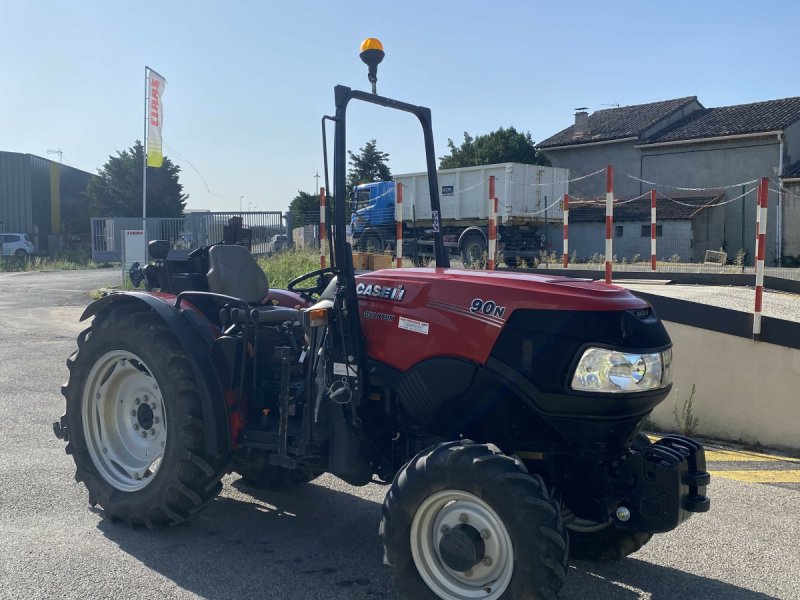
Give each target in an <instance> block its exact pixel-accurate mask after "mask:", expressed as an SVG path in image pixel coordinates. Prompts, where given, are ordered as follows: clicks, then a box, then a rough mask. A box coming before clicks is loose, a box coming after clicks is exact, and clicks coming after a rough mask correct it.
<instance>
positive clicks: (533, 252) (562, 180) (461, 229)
mask: <svg viewBox="0 0 800 600" xmlns="http://www.w3.org/2000/svg"><path fill="white" fill-rule="evenodd" d="M437 177H438V180H439V186H440V202H441V215H440V219H439V223H438V224H439V226H440V227H441V230H442V233H443V237H444V244H445V247H446V248H447V249H448V251H449V252H450V254H451V255H453V256H458V257H460V258H461V260H462V262H463V264H464V266H466V267H478V266H481V265H484V264H485V263H486V258H487V252H488V248H489V243H488V233H487V229H488V222H489V219H490V212H489V211H490V209H491V204H490V202H489V186H490V178H491V177H494V190H495V196H496V197H497V198H498V220H497V223H498V227H497V233H498V235H497V252H498V259H499V260H502V261H503V262H504V263H505V264H506V265H507V266H509V267H516V266H522V265H523V264H531V265H532V264H533V263H534V262H535V261H536V260H538V259H539V257H540V256H541V253H542V251H543V250H549V249H550V248H551V246H553V244H552V241H553V239H554V238H555V239H557V240H560V239H561V231H560V225H561V223H562V219H563V211H562V204H561V199H562V198H563V197H564V194H566V193H568V179H569V171H568V170H567V169H560V168H554V167H544V166H540V165H525V164H520V163H502V164H497V165H483V166H478V167H464V168H459V169H445V170H441V171H438V173H437ZM398 183H399V184H402V187H403V202H402V226H403V255H404V256H405V257H408V258H410V259H412V260H413V262H414V264H417V265H424V264H427V262H428V261H429V260H430V259H431V258H432V257H433V226H434V220H433V219H432V215H431V210H430V202H429V200H428V196H429V192H428V180H427V176H426V174H425V173H410V174H406V175H397V176H395V177H394V180H393V181H377V182H372V183H364V184H361V185H358V186H356V187H355V188H354V189H353V191H352V202H353V212H352V217H351V220H350V232H351V234H352V242H353V248H354V249H357V250H360V251H363V252H385V251H391V252H394V250H395V248H396V231H397V228H396V224H397V218H398V211H397V205H396V190H397V184H398ZM557 245H558V244H556V246H557Z"/></svg>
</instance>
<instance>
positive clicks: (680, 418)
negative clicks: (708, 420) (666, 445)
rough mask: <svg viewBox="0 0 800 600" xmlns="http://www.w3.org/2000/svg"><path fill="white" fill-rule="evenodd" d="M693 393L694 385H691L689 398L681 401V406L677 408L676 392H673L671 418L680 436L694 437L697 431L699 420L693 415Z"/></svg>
mask: <svg viewBox="0 0 800 600" xmlns="http://www.w3.org/2000/svg"><path fill="white" fill-rule="evenodd" d="M694 393H695V384H692V391H691V393H690V394H689V397H688V398H686V400H684V401H683V405H682V406H680V408H679V406H678V405H679V402H678V392H677V390H676V391H675V405H674V406H673V407H672V416H674V417H675V424H676V425H677V426H678V431H679V432H680V433H681V434H682V435H688V436H691V435H694V434H695V432H696V431H697V425H698V424H699V423H700V419H698V418H697V417H696V416H695V414H694Z"/></svg>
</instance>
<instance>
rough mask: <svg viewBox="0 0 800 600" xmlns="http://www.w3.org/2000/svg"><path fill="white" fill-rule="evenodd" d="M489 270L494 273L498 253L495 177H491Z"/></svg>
mask: <svg viewBox="0 0 800 600" xmlns="http://www.w3.org/2000/svg"><path fill="white" fill-rule="evenodd" d="M488 233H489V265H488V266H489V270H490V271H494V257H495V253H496V252H497V198H495V197H494V175H489V228H488Z"/></svg>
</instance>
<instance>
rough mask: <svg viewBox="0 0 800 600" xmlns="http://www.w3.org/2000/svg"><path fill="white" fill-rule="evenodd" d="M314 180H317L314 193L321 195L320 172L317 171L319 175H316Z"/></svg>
mask: <svg viewBox="0 0 800 600" xmlns="http://www.w3.org/2000/svg"><path fill="white" fill-rule="evenodd" d="M314 179H316V180H317V182H316V184H315V185H314V191H315V192H317V193H318V194H319V171H317V174H316V175H314Z"/></svg>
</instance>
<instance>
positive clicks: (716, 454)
mask: <svg viewBox="0 0 800 600" xmlns="http://www.w3.org/2000/svg"><path fill="white" fill-rule="evenodd" d="M647 437H648V438H649V439H650V441H651V442H657V441H658V440H660V439H661V436H657V435H648V436H647ZM705 450H706V460H707V461H708V462H711V461H720V462H766V461H773V460H774V461H781V462H787V463H795V464H800V458H791V457H789V456H777V455H775V454H763V453H761V452H751V451H749V450H714V449H711V448H709V447H708V446H706V448H705Z"/></svg>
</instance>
